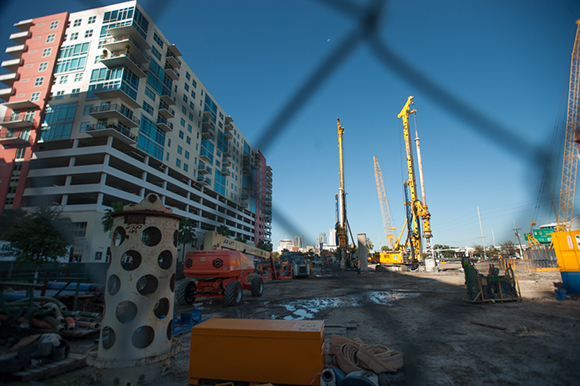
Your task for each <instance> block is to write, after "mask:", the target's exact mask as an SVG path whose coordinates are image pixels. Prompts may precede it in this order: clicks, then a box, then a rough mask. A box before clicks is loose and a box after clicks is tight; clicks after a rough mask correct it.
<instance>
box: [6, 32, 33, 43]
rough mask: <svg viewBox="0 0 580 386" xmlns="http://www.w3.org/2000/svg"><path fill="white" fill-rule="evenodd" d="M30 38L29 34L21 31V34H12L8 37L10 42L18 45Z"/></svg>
mask: <svg viewBox="0 0 580 386" xmlns="http://www.w3.org/2000/svg"><path fill="white" fill-rule="evenodd" d="M30 36H31V33H30V31H28V30H25V31H21V32H14V33H13V34H12V35H10V40H13V41H15V42H16V43H18V44H24V42H25V41H26V40H28V38H29V37H30Z"/></svg>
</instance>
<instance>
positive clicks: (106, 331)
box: [101, 326, 117, 350]
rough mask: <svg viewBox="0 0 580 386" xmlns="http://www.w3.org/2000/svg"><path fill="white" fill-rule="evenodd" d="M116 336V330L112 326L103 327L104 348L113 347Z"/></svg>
mask: <svg viewBox="0 0 580 386" xmlns="http://www.w3.org/2000/svg"><path fill="white" fill-rule="evenodd" d="M116 338H117V337H116V335H115V330H113V329H112V328H111V327H108V326H107V327H104V328H103V335H102V337H101V339H103V348H104V349H105V350H108V349H110V348H111V347H113V345H114V344H115V339H116Z"/></svg>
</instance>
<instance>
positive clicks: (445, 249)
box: [433, 244, 455, 259]
mask: <svg viewBox="0 0 580 386" xmlns="http://www.w3.org/2000/svg"><path fill="white" fill-rule="evenodd" d="M433 249H434V250H435V251H437V250H438V251H439V253H440V254H441V255H442V256H443V257H445V258H446V259H452V258H454V257H455V251H452V250H451V247H450V246H449V245H441V244H435V245H434V246H433Z"/></svg>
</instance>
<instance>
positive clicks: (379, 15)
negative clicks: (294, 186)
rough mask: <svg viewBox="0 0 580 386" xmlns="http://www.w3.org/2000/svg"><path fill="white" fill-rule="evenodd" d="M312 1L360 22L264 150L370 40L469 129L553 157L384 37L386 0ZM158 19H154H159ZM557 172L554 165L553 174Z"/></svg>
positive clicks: (283, 222) (162, 6)
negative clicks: (410, 59) (442, 82)
mask: <svg viewBox="0 0 580 386" xmlns="http://www.w3.org/2000/svg"><path fill="white" fill-rule="evenodd" d="M312 1H316V2H318V3H320V4H322V5H324V6H326V7H327V8H328V9H329V11H336V12H339V13H342V14H343V15H345V16H346V17H348V18H352V19H353V21H354V22H355V26H354V27H353V28H352V30H351V31H350V32H349V33H348V34H347V35H346V37H344V38H343V40H342V41H341V42H340V43H339V44H338V45H337V46H336V48H335V49H334V50H333V51H332V52H330V53H329V54H328V55H327V56H326V58H324V59H323V60H322V61H321V62H320V63H319V64H318V65H317V66H316V67H315V68H314V69H313V70H312V71H311V72H310V75H308V76H307V77H306V78H305V79H304V80H303V81H302V83H301V86H300V87H299V88H298V90H297V91H296V92H295V93H294V94H293V95H292V96H291V97H290V98H289V99H288V101H287V102H286V103H285V104H284V105H283V106H282V107H281V108H280V110H279V111H278V113H277V114H275V116H274V118H273V119H272V120H271V122H270V123H269V124H267V125H266V126H265V127H264V128H263V129H262V130H261V131H260V134H259V136H258V138H259V139H258V141H257V142H256V148H259V149H260V150H261V151H262V153H266V152H267V150H268V148H269V147H270V146H272V145H273V144H274V143H275V142H276V141H277V140H278V138H279V137H280V135H281V134H282V133H283V132H284V131H285V130H287V126H288V124H289V123H290V121H291V120H292V118H294V117H296V116H297V115H298V114H299V113H300V111H301V110H302V109H303V108H304V106H305V105H306V104H307V103H308V101H309V100H310V99H311V98H312V97H313V96H314V95H315V94H316V93H317V92H318V90H319V89H320V88H321V87H322V86H323V85H324V84H325V82H326V81H328V80H329V79H330V78H331V77H332V75H333V74H334V73H335V72H336V70H337V69H338V68H339V67H340V65H341V64H342V63H344V62H345V61H346V60H348V59H349V58H350V56H351V55H352V54H353V52H354V51H355V50H356V49H357V48H358V47H359V46H361V45H363V44H367V45H368V46H369V48H370V50H371V52H372V53H373V54H374V56H375V58H376V60H377V61H378V62H380V63H381V64H382V65H383V66H384V67H385V70H386V71H391V72H393V73H395V74H397V75H398V76H399V77H400V78H401V79H403V80H404V81H406V82H407V83H409V85H411V86H412V87H414V88H415V89H417V90H420V91H422V92H424V93H425V94H426V95H427V96H428V97H430V98H431V100H432V101H433V102H435V103H436V104H438V105H439V106H440V107H441V108H442V109H444V110H446V111H448V112H449V113H450V114H451V115H453V116H455V117H456V118H458V119H460V120H461V121H463V122H464V123H465V124H466V128H467V129H469V130H472V131H474V132H476V133H477V134H479V135H481V136H482V137H484V138H487V139H488V140H490V141H491V142H492V143H494V144H495V145H496V146H498V147H500V148H502V149H503V151H505V152H506V153H509V154H513V155H515V156H517V157H518V158H519V159H520V160H521V161H522V162H524V163H527V164H529V165H530V170H543V167H542V166H543V164H544V162H545V160H546V159H547V157H548V152H547V150H546V149H545V148H543V147H539V146H538V145H536V144H534V143H531V142H530V141H529V139H528V138H527V137H524V136H521V135H518V134H517V133H516V132H515V130H511V129H510V128H509V127H507V126H505V125H503V124H501V123H499V122H497V120H495V119H494V118H493V117H490V116H489V115H487V114H486V113H484V112H483V111H482V110H480V109H479V108H478V107H477V106H476V105H473V104H470V103H468V102H466V100H465V98H460V97H458V96H457V95H455V94H454V93H453V92H452V91H450V90H448V89H446V88H445V87H444V86H442V85H440V84H438V83H437V82H436V81H435V80H433V79H432V78H430V77H428V76H426V75H425V74H423V73H422V72H421V71H420V70H419V69H417V68H416V67H415V66H413V64H411V63H409V62H408V61H406V60H405V59H404V58H403V57H401V56H400V55H399V54H398V53H397V52H395V51H394V50H393V49H391V48H390V47H389V45H388V44H387V43H386V42H384V41H383V40H382V39H381V36H380V26H381V24H380V21H381V20H386V17H387V16H388V10H387V9H388V7H387V5H388V1H387V0H369V1H368V2H366V3H360V2H356V1H355V0H312ZM77 2H78V3H79V4H82V5H83V7H86V8H87V9H88V8H97V7H102V6H105V4H103V3H102V2H100V1H94V0H78V1H77ZM140 3H141V4H142V5H143V7H144V8H145V9H146V10H147V12H148V14H149V15H150V16H153V17H155V19H160V18H162V17H163V14H164V13H165V12H170V11H171V10H172V9H175V8H176V7H175V4H174V1H173V0H165V1H163V2H160V1H157V0H149V1H141V2H140ZM153 21H154V22H155V20H153ZM552 173H553V171H552V172H550V173H549V174H552ZM542 180H543V181H550V175H548V176H545V177H544V178H543V179H542ZM250 182H252V181H250ZM273 218H274V219H275V220H276V224H277V225H279V226H280V227H281V228H283V229H284V230H285V231H287V232H288V233H289V234H296V235H301V234H304V232H303V231H301V230H300V226H299V225H298V224H295V223H294V222H293V221H291V220H290V219H288V218H287V217H286V216H285V215H284V213H283V212H282V211H281V210H279V209H278V208H277V207H276V206H275V205H274V206H273Z"/></svg>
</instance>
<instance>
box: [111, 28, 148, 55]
mask: <svg viewBox="0 0 580 386" xmlns="http://www.w3.org/2000/svg"><path fill="white" fill-rule="evenodd" d="M107 32H108V33H109V35H111V36H112V37H114V38H118V39H123V38H125V37H127V36H128V37H129V39H132V40H133V41H134V42H136V43H137V45H138V46H139V47H141V49H143V50H145V51H147V50H150V49H151V46H150V45H149V43H147V40H145V38H143V36H141V34H140V33H139V31H137V29H136V28H135V27H134V26H133V25H124V26H119V27H110V28H108V29H107Z"/></svg>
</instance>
